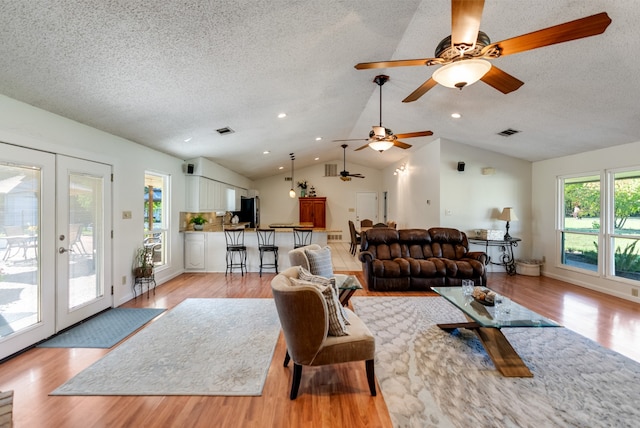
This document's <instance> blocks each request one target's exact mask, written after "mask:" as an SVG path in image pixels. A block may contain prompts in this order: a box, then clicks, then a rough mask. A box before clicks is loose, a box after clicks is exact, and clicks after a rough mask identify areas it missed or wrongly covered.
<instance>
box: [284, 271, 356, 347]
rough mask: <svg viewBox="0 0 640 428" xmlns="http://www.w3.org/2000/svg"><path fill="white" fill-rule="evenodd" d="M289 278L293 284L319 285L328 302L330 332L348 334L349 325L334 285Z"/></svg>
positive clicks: (331, 333)
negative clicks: (346, 322)
mask: <svg viewBox="0 0 640 428" xmlns="http://www.w3.org/2000/svg"><path fill="white" fill-rule="evenodd" d="M289 279H290V280H291V284H292V285H293V286H299V285H311V286H314V287H317V288H318V290H320V292H321V293H322V296H323V297H324V300H325V302H327V316H328V318H329V331H328V334H330V335H331V336H346V335H347V334H349V333H348V332H347V326H346V324H345V322H344V318H343V315H342V310H341V308H342V305H340V300H339V299H338V295H337V294H336V291H335V289H334V288H333V287H332V286H330V285H329V286H326V285H321V284H317V283H314V282H311V281H305V280H302V279H298V278H289Z"/></svg>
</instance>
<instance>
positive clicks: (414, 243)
mask: <svg viewBox="0 0 640 428" xmlns="http://www.w3.org/2000/svg"><path fill="white" fill-rule="evenodd" d="M398 236H399V238H400V242H401V247H402V257H405V258H406V257H411V258H414V259H427V258H429V257H433V252H432V251H431V236H430V235H429V231H428V230H426V229H402V230H399V231H398Z"/></svg>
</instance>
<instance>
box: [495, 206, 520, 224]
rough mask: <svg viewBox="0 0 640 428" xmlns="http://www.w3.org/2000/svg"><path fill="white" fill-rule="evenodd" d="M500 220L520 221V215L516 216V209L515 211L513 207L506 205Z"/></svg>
mask: <svg viewBox="0 0 640 428" xmlns="http://www.w3.org/2000/svg"><path fill="white" fill-rule="evenodd" d="M498 220H504V221H518V216H516V213H515V211H513V208H511V207H506V208H503V209H502V212H501V213H500V215H499V216H498Z"/></svg>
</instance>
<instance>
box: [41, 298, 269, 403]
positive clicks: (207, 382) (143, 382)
mask: <svg viewBox="0 0 640 428" xmlns="http://www.w3.org/2000/svg"><path fill="white" fill-rule="evenodd" d="M279 334H280V321H279V320H278V313H277V312H276V307H275V304H274V302H273V299H186V300H185V301H184V302H182V303H180V304H179V305H178V306H176V307H175V308H174V309H173V310H171V311H170V312H168V313H166V314H165V315H163V316H161V317H160V318H159V319H158V320H157V321H156V322H154V323H152V324H151V325H149V326H148V327H146V328H144V329H143V330H141V331H140V332H139V333H137V334H136V335H134V336H132V337H131V338H130V339H129V340H127V341H125V342H124V343H122V344H121V345H120V346H118V347H117V348H115V349H114V350H113V351H111V352H110V353H109V354H107V355H105V356H104V357H103V358H102V359H100V360H98V361H97V362H95V363H94V364H93V365H91V366H89V367H88V368H86V369H85V370H83V371H82V372H80V373H79V374H78V375H76V376H75V377H74V378H72V379H70V380H69V381H68V382H66V383H65V384H64V385H62V386H60V387H59V388H57V389H56V390H55V391H53V392H52V393H51V395H234V396H236V395H261V394H262V388H263V387H264V382H265V380H266V377H267V372H268V370H269V366H270V364H271V359H272V358H273V352H274V350H275V346H276V342H277V340H278V335H279Z"/></svg>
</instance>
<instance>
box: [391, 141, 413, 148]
mask: <svg viewBox="0 0 640 428" xmlns="http://www.w3.org/2000/svg"><path fill="white" fill-rule="evenodd" d="M393 145H394V146H396V147H399V148H401V149H409V148H411V144H407V143H405V142H403V141H398V140H395V141H394V142H393Z"/></svg>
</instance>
